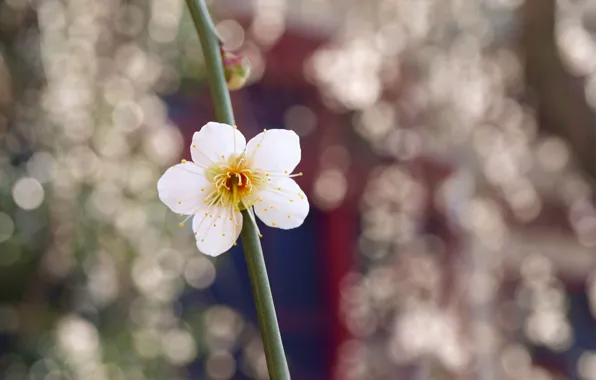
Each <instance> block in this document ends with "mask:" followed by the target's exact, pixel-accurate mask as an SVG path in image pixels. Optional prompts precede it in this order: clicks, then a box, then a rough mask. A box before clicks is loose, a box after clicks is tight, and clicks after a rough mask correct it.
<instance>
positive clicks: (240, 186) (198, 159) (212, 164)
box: [157, 122, 309, 256]
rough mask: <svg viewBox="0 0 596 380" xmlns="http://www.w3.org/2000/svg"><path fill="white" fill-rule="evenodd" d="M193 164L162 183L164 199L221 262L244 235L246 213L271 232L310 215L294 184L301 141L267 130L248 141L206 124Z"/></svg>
mask: <svg viewBox="0 0 596 380" xmlns="http://www.w3.org/2000/svg"><path fill="white" fill-rule="evenodd" d="M190 153H191V158H192V160H188V161H187V160H182V162H181V163H180V164H177V165H174V166H172V167H170V168H169V169H168V170H166V172H165V173H164V174H163V176H162V177H161V178H160V180H159V182H158V184H157V189H158V192H159V197H160V199H161V200H162V202H163V203H165V204H166V205H167V206H168V207H169V208H170V209H171V210H172V211H173V212H175V213H177V214H180V216H181V218H184V219H182V221H181V222H180V226H181V227H182V226H184V224H185V223H186V221H188V220H189V219H191V218H192V229H193V231H194V234H195V238H196V242H197V247H198V249H199V250H200V251H201V252H203V253H205V254H206V255H209V256H217V255H219V254H221V253H223V252H225V251H227V250H228V249H230V248H231V247H232V246H233V245H234V244H235V243H236V241H237V239H238V236H239V235H240V231H241V230H242V219H243V217H242V213H241V211H242V210H247V212H248V214H249V215H250V217H251V219H252V220H253V221H254V222H255V223H256V221H255V214H256V216H258V217H259V219H260V220H261V221H262V222H263V223H265V224H266V225H267V226H270V227H277V228H281V229H291V228H296V227H299V226H300V225H301V224H302V222H303V221H304V219H305V218H306V216H307V215H308V211H309V204H308V200H307V198H306V195H305V194H304V192H303V191H302V189H300V187H299V186H298V184H297V183H296V182H295V181H294V180H293V179H292V178H293V177H297V176H300V175H302V174H301V173H298V174H292V172H293V170H294V169H295V168H296V166H297V165H298V163H299V162H300V157H301V151H300V142H299V139H298V135H296V133H294V132H293V131H289V130H282V129H274V130H269V131H267V130H265V131H263V132H261V133H259V134H258V135H257V136H255V137H254V138H253V139H251V140H250V141H249V142H248V144H247V143H246V139H245V138H244V136H243V135H242V133H241V132H240V131H238V129H237V128H236V127H235V126H230V125H227V124H222V123H215V122H210V123H207V124H206V125H205V126H203V128H201V130H200V131H198V132H196V133H195V134H194V136H193V139H192V145H191V148H190Z"/></svg>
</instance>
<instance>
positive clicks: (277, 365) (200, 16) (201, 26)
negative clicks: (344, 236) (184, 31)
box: [186, 0, 290, 380]
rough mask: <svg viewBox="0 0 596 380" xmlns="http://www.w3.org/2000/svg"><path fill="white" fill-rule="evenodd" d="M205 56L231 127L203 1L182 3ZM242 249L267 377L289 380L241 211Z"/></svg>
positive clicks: (219, 114) (216, 99)
mask: <svg viewBox="0 0 596 380" xmlns="http://www.w3.org/2000/svg"><path fill="white" fill-rule="evenodd" d="M186 4H187V5H188V9H189V10H190V14H191V16H192V19H193V22H194V24H195V27H196V28H197V33H198V34H199V40H200V41H201V46H202V48H203V54H204V56H205V67H206V69H207V74H208V78H209V87H210V89H211V96H212V97H213V103H214V105H215V115H216V118H217V121H219V122H222V123H226V124H229V125H235V121H234V112H233V110H232V102H231V101H230V94H229V92H228V87H227V83H226V78H225V75H224V70H223V62H222V57H221V51H220V41H219V38H218V36H217V34H216V31H215V27H214V26H213V21H212V20H211V16H210V15H209V11H208V10H207V6H206V5H205V2H204V0H186ZM242 217H243V220H244V222H243V225H242V232H241V236H242V247H243V248H244V256H245V257H246V265H247V267H248V274H249V276H250V282H251V287H252V294H253V297H254V300H255V306H256V309H257V317H258V319H259V327H260V329H261V337H262V339H263V347H264V349H265V358H266V359H267V368H268V370H269V377H270V378H271V379H272V380H289V379H290V372H289V370H288V364H287V362H286V355H285V353H284V347H283V344H282V341H281V335H280V333H279V326H278V324H277V316H276V314H275V306H274V304H273V296H272V295H271V287H270V285H269V279H268V277H267V267H266V266H265V259H264V257H263V249H262V248H261V242H260V240H259V234H258V232H257V226H256V225H255V221H253V219H252V218H251V217H250V215H249V214H248V211H246V210H244V211H242Z"/></svg>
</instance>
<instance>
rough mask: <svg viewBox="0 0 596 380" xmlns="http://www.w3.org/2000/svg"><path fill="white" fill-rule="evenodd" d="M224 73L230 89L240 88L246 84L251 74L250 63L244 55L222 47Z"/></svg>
mask: <svg viewBox="0 0 596 380" xmlns="http://www.w3.org/2000/svg"><path fill="white" fill-rule="evenodd" d="M221 53H222V60H223V65H224V74H225V76H226V81H227V83H228V89H229V90H230V91H234V90H239V89H241V88H242V87H244V85H245V84H246V81H247V80H248V77H249V76H250V71H251V69H250V63H249V62H248V59H246V57H243V56H239V55H235V54H232V53H230V52H228V51H225V50H223V49H222V51H221Z"/></svg>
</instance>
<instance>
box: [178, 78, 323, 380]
mask: <svg viewBox="0 0 596 380" xmlns="http://www.w3.org/2000/svg"><path fill="white" fill-rule="evenodd" d="M278 95H279V94H278V93H277V92H276V91H273V92H268V91H266V90H264V89H262V88H260V87H259V86H254V87H252V88H251V91H250V92H248V96H250V97H251V98H253V99H257V100H258V103H261V104H263V103H266V104H267V107H264V106H262V107H258V106H255V107H251V110H253V111H254V113H253V114H252V115H253V117H254V120H253V122H252V123H250V124H251V126H252V127H253V129H255V130H254V131H252V130H248V131H247V128H248V126H246V125H243V129H244V132H245V133H246V134H247V140H249V139H250V137H251V136H252V135H254V134H256V133H258V130H257V128H256V126H257V125H258V128H259V129H262V128H279V126H281V125H283V115H284V111H285V109H286V108H287V107H288V106H291V105H292V104H294V103H296V99H293V97H292V96H291V95H288V94H286V95H287V96H286V95H283V94H281V95H280V96H278ZM298 96H299V95H298ZM167 102H168V108H169V109H168V111H169V117H170V118H171V119H172V120H173V121H174V122H175V123H176V124H177V125H179V126H180V127H181V129H182V132H183V134H184V136H185V139H189V138H190V136H192V133H194V131H196V130H198V129H199V128H200V126H201V125H202V123H203V122H204V121H205V120H206V115H209V113H210V112H211V110H210V109H209V107H206V106H204V105H203V102H202V101H200V100H198V101H197V99H195V100H193V99H192V98H190V97H189V96H187V95H184V94H175V95H173V96H170V97H169V98H168V99H167ZM194 120H196V121H194ZM254 121H256V125H255V123H254ZM298 182H300V181H298ZM322 220H323V218H322V214H321V213H320V211H318V210H316V209H314V208H311V211H310V214H309V216H308V217H307V219H306V221H305V222H304V224H303V225H302V226H301V227H300V228H297V229H293V230H287V231H286V230H280V229H276V228H269V227H266V226H264V225H262V224H260V223H259V228H260V229H261V232H262V234H263V238H262V240H261V242H262V245H263V251H264V253H265V261H266V264H267V270H268V273H269V280H270V283H271V287H272V292H273V297H274V300H275V305H276V310H277V314H278V319H279V324H280V329H281V333H282V338H283V341H284V346H285V350H286V355H287V357H288V362H289V365H290V370H291V372H292V378H293V379H297V380H299V379H308V380H318V379H321V380H322V379H326V378H327V376H326V375H325V374H326V373H327V372H328V367H329V363H328V360H329V358H328V353H329V352H330V345H331V339H330V328H329V327H330V324H331V323H332V317H331V308H330V306H329V305H330V303H329V302H326V300H325V295H324V294H325V293H324V292H323V290H324V289H325V286H326V284H325V283H324V279H325V276H324V270H325V268H323V266H322V264H321V263H322V262H324V260H322V258H323V257H322V255H323V254H324V252H322V247H323V245H322V244H321V242H322V241H323V240H322V239H323V237H322V236H321V231H322V229H321V227H322V226H321V223H323V222H322ZM216 267H217V278H216V280H215V282H214V284H213V285H212V286H211V287H210V288H209V289H207V290H205V291H194V292H192V293H191V294H187V295H185V296H184V297H183V299H182V300H181V301H182V303H183V305H184V307H185V308H192V307H193V305H197V304H199V305H204V306H208V305H217V304H223V305H226V306H229V307H231V308H233V309H235V310H236V311H237V312H239V313H241V314H242V316H243V317H244V318H245V319H247V320H249V321H251V322H252V323H253V324H254V325H255V326H257V316H256V311H255V306H254V302H253V297H252V292H251V287H250V279H249V276H248V272H247V268H246V262H245V259H244V254H243V251H242V249H241V242H239V246H238V247H234V248H233V249H231V250H230V251H229V252H227V253H226V254H224V255H222V256H220V257H219V258H218V259H216ZM239 354H240V353H239V352H237V353H236V355H237V358H239ZM190 371H191V374H192V378H202V377H203V373H204V366H203V363H195V364H194V365H193V366H191V367H190ZM234 379H237V380H243V379H248V377H246V376H245V375H243V374H242V373H241V372H240V371H238V372H237V373H236V375H235V377H234Z"/></svg>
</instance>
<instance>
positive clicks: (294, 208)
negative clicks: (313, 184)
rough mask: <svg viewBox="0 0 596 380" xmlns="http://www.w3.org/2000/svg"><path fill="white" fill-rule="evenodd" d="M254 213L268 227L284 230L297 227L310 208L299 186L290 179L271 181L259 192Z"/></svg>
mask: <svg viewBox="0 0 596 380" xmlns="http://www.w3.org/2000/svg"><path fill="white" fill-rule="evenodd" d="M259 196H260V199H261V200H259V201H257V202H256V203H255V205H254V209H255V213H256V214H257V216H258V217H259V219H261V220H262V221H263V223H265V224H266V225H268V226H270V227H277V228H281V229H284V230H289V229H291V228H296V227H299V226H300V225H301V224H302V222H304V219H305V218H306V216H307V215H308V211H309V209H310V206H309V204H308V199H306V195H304V192H303V191H302V190H301V189H300V186H298V184H297V183H296V181H294V180H293V179H290V178H280V179H277V180H275V181H272V182H271V183H270V184H269V186H268V187H267V188H266V189H264V190H262V191H260V192H259Z"/></svg>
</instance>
